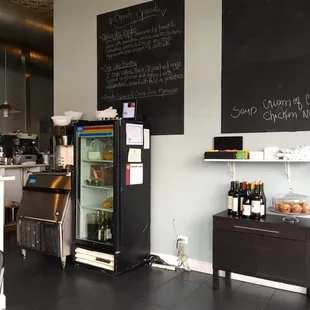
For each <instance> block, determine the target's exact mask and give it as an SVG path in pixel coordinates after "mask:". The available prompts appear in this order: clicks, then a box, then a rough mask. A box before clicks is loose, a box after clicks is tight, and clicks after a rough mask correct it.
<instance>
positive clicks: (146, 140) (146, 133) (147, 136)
mask: <svg viewBox="0 0 310 310" xmlns="http://www.w3.org/2000/svg"><path fill="white" fill-rule="evenodd" d="M143 132H144V148H145V149H149V148H150V130H149V129H144V130H143Z"/></svg>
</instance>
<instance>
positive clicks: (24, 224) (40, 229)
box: [17, 173, 72, 268]
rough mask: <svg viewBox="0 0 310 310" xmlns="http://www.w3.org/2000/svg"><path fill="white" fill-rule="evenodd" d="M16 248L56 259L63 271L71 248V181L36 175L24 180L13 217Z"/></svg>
mask: <svg viewBox="0 0 310 310" xmlns="http://www.w3.org/2000/svg"><path fill="white" fill-rule="evenodd" d="M17 244H18V246H19V247H21V250H22V257H23V258H24V259H25V258H26V250H37V251H40V252H42V253H43V254H47V255H53V256H57V257H60V259H61V265H62V267H63V268H64V267H65V265H66V258H67V256H68V255H70V254H71V247H72V204H71V177H70V176H66V175H64V174H57V173H51V174H45V173H37V174H32V175H30V176H29V177H28V180H27V183H26V185H25V186H24V187H23V197H22V200H21V203H20V207H19V210H18V214H17Z"/></svg>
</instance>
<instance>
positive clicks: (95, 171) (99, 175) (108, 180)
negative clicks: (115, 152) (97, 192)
mask: <svg viewBox="0 0 310 310" xmlns="http://www.w3.org/2000/svg"><path fill="white" fill-rule="evenodd" d="M90 179H91V180H99V181H101V183H102V185H103V186H113V167H105V166H100V165H91V166H90Z"/></svg>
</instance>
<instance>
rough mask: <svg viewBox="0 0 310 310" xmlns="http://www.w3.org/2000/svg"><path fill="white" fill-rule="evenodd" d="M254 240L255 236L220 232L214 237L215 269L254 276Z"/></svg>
mask: <svg viewBox="0 0 310 310" xmlns="http://www.w3.org/2000/svg"><path fill="white" fill-rule="evenodd" d="M254 238H255V236H254V235H247V234H242V233H239V232H230V231H225V230H219V231H218V232H217V233H216V234H214V235H213V244H214V246H213V253H214V255H213V261H214V263H215V264H214V266H215V268H217V269H220V270H229V271H232V272H237V271H238V270H241V271H242V273H246V274H253V275H254V274H255V253H254V252H253V247H252V246H251V244H252V243H253V242H254Z"/></svg>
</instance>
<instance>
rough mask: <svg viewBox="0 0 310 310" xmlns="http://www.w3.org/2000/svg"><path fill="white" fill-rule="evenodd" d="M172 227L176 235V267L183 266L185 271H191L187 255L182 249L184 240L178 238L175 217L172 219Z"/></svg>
mask: <svg viewBox="0 0 310 310" xmlns="http://www.w3.org/2000/svg"><path fill="white" fill-rule="evenodd" d="M173 229H174V232H175V235H176V239H177V242H176V249H177V256H178V266H177V268H181V267H183V269H184V270H185V271H191V270H192V269H191V267H190V265H189V262H188V256H187V255H185V249H184V240H183V239H181V238H178V232H177V229H176V227H175V219H173Z"/></svg>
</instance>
